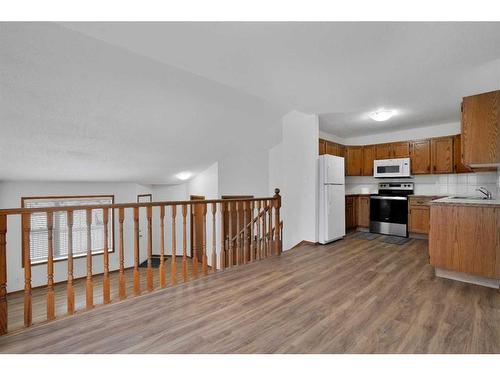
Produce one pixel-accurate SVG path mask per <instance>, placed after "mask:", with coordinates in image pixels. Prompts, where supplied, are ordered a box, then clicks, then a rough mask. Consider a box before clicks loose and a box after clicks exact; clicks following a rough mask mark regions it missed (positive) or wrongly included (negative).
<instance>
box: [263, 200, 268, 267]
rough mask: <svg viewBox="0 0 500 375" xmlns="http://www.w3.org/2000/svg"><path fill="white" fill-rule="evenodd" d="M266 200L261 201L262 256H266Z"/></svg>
mask: <svg viewBox="0 0 500 375" xmlns="http://www.w3.org/2000/svg"><path fill="white" fill-rule="evenodd" d="M266 202H267V201H263V202H262V254H263V257H267V255H268V254H267V241H266V239H267V235H266V232H267V205H266Z"/></svg>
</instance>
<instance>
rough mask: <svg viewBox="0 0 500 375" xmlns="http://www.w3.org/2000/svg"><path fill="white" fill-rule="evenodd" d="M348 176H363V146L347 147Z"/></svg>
mask: <svg viewBox="0 0 500 375" xmlns="http://www.w3.org/2000/svg"><path fill="white" fill-rule="evenodd" d="M346 159H347V175H348V176H361V175H362V174H363V146H347V147H346Z"/></svg>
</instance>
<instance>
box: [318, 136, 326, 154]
mask: <svg viewBox="0 0 500 375" xmlns="http://www.w3.org/2000/svg"><path fill="white" fill-rule="evenodd" d="M319 154H320V155H324V154H326V141H325V140H324V139H320V140H319Z"/></svg>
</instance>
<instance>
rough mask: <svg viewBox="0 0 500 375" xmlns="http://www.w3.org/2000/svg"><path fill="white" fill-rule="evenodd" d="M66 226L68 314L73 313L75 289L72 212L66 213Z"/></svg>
mask: <svg viewBox="0 0 500 375" xmlns="http://www.w3.org/2000/svg"><path fill="white" fill-rule="evenodd" d="M67 225H68V281H67V285H66V294H67V309H68V314H69V315H72V314H74V313H75V289H74V287H73V211H71V210H70V211H68V212H67Z"/></svg>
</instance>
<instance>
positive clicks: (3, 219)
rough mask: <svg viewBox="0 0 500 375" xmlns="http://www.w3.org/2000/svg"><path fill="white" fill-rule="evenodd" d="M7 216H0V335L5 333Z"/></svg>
mask: <svg viewBox="0 0 500 375" xmlns="http://www.w3.org/2000/svg"><path fill="white" fill-rule="evenodd" d="M6 235H7V216H6V215H0V335H5V334H6V333H7V238H6Z"/></svg>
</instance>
